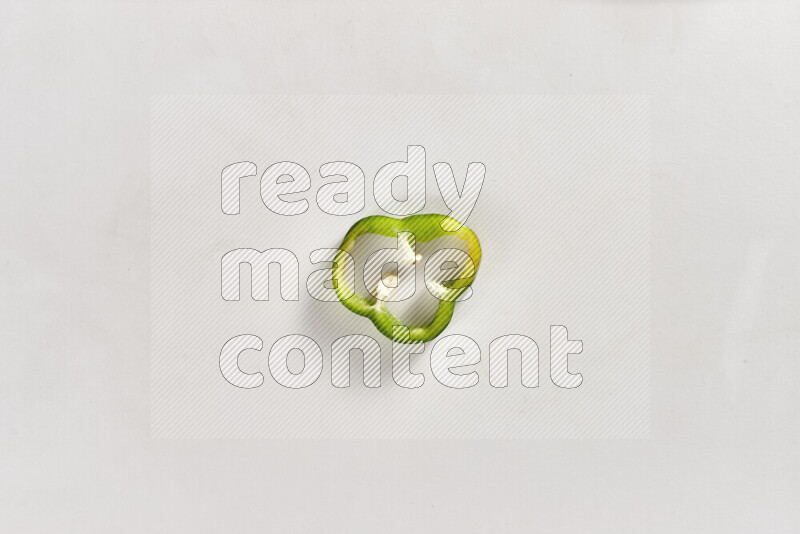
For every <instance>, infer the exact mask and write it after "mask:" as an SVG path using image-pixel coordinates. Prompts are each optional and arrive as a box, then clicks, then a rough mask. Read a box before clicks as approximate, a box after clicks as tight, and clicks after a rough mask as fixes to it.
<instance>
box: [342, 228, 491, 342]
mask: <svg viewBox="0 0 800 534" xmlns="http://www.w3.org/2000/svg"><path fill="white" fill-rule="evenodd" d="M453 223H456V224H453ZM455 226H460V228H459V229H458V230H456V231H453V232H448V231H445V230H443V227H444V228H453V227H455ZM399 232H411V233H412V234H414V237H415V240H416V241H418V242H426V241H433V240H434V239H437V238H439V237H445V236H455V237H457V238H460V239H463V240H464V241H465V242H466V245H467V250H466V252H467V254H468V255H469V256H470V258H471V259H472V262H473V265H474V269H471V268H464V269H463V270H462V271H461V273H460V274H459V276H457V277H456V279H454V280H453V281H451V282H449V283H448V284H446V287H447V288H448V289H451V290H452V291H451V292H449V293H448V294H447V297H446V298H445V299H440V300H439V306H438V309H437V311H436V315H435V316H434V318H433V320H432V321H431V322H430V323H429V324H427V325H424V326H414V327H408V334H405V332H403V334H404V335H399V334H398V333H395V329H394V326H407V325H403V323H402V322H401V321H400V320H399V319H397V317H395V316H394V315H393V314H392V313H391V312H390V311H389V310H388V309H387V307H386V306H385V305H384V303H383V301H381V300H377V301H374V302H371V301H370V300H368V299H367V298H365V297H363V296H361V295H357V294H356V293H355V288H352V287H349V286H348V284H347V277H346V276H345V261H344V258H342V257H341V255H342V254H343V252H347V253H350V251H351V250H352V249H353V247H354V245H355V242H356V239H357V238H358V237H359V236H361V235H364V234H378V235H383V236H387V237H397V234H398V233H399ZM339 250H340V252H339V253H338V254H337V256H336V258H335V259H334V265H333V276H332V281H333V285H334V287H335V289H336V295H337V296H338V297H339V301H340V302H341V303H342V304H344V305H345V307H346V308H347V309H348V310H350V311H352V312H353V313H356V314H358V315H362V316H364V317H367V318H368V319H370V320H371V321H372V323H373V324H374V325H375V327H376V328H377V329H378V331H379V332H380V333H381V334H383V335H384V336H386V337H387V338H389V339H392V340H394V341H397V342H399V343H418V342H420V341H430V340H432V339H434V338H435V337H436V336H438V335H439V334H440V333H441V332H442V331H443V330H444V329H445V328H446V327H447V325H448V324H449V323H450V320H451V319H452V317H453V310H454V308H455V304H456V302H455V301H456V299H457V298H458V296H460V295H461V293H463V292H464V291H465V290H466V289H467V288H468V287H469V286H470V285H471V284H472V282H473V280H474V279H475V275H476V274H477V272H478V266H479V265H480V262H481V246H480V243H479V242H478V237H477V236H476V235H475V233H474V232H473V231H472V230H470V229H469V228H467V227H466V226H461V225H458V224H457V221H455V219H453V218H451V217H449V216H447V215H441V214H435V213H432V214H425V215H412V216H410V217H404V218H402V219H396V218H393V217H385V216H382V215H375V216H371V217H365V218H363V219H361V220H360V221H358V222H356V223H355V224H354V225H353V226H352V227H351V228H350V230H348V232H347V234H346V235H345V237H344V240H343V241H342V244H341V245H339ZM468 271H471V272H468ZM362 275H363V273H362ZM465 275H466V276H465ZM422 290H423V291H427V288H423V289H422ZM397 330H398V331H400V330H402V331H404V330H405V329H397Z"/></svg>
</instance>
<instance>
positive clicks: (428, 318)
mask: <svg viewBox="0 0 800 534" xmlns="http://www.w3.org/2000/svg"><path fill="white" fill-rule="evenodd" d="M444 248H458V249H460V250H463V251H465V252H466V251H467V250H468V248H467V243H466V241H464V240H463V239H460V238H458V237H455V236H443V237H439V238H437V239H434V240H432V241H427V242H420V241H418V240H415V242H414V243H413V245H412V244H411V243H410V242H409V241H408V240H406V239H401V240H400V241H399V243H398V238H397V237H390V236H384V235H380V234H373V233H367V234H362V235H360V236H358V237H357V238H356V241H355V243H354V244H353V248H352V249H351V250H350V251H349V252H350V255H351V256H352V257H353V260H354V261H355V265H356V273H355V274H356V277H355V278H356V287H355V288H354V289H355V294H356V295H358V296H360V297H362V298H364V299H365V300H366V301H367V302H368V303H369V304H370V305H372V306H382V307H385V309H387V310H388V311H389V312H390V313H391V314H392V315H394V316H395V317H396V318H397V319H398V320H399V321H401V322H402V323H403V324H404V325H406V326H408V327H410V328H413V327H420V326H426V325H428V324H430V323H431V322H432V321H433V320H434V318H435V317H436V313H437V311H438V308H439V302H440V301H439V299H437V298H436V297H435V296H434V295H432V294H431V293H430V291H428V289H427V287H426V286H425V261H426V260H427V259H428V258H429V257H430V256H431V255H432V254H434V253H435V252H436V251H438V250H441V249H444ZM383 249H394V250H396V251H397V252H398V253H396V254H393V255H392V258H391V260H392V261H390V262H387V263H385V264H384V265H383V267H382V269H381V272H380V274H379V275H378V276H375V277H374V278H373V279H372V280H368V281H367V283H369V284H370V287H369V289H368V288H367V284H366V283H365V276H364V270H365V266H366V263H367V260H368V259H369V257H370V255H371V254H373V253H374V252H376V251H379V250H383ZM395 260H396V261H395ZM451 263H452V262H451ZM445 267H447V266H445ZM431 268H434V266H431ZM411 285H413V294H410V293H409V291H410V287H409V286H411ZM406 294H409V296H408V297H406V298H403V296H404V295H406ZM398 298H402V300H397V299H398Z"/></svg>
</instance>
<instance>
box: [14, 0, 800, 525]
mask: <svg viewBox="0 0 800 534" xmlns="http://www.w3.org/2000/svg"><path fill="white" fill-rule="evenodd" d="M2 13H3V15H2V22H0V25H1V26H2V28H1V29H0V38H2V42H3V46H2V48H0V74H1V75H2V76H1V77H0V94H1V95H2V98H0V125H1V126H2V128H0V141H1V142H0V147H1V148H0V150H1V151H2V158H0V170H2V176H3V178H2V180H3V182H2V183H3V191H4V199H5V203H4V210H3V223H2V226H0V237H1V238H2V257H1V261H0V269H1V270H2V271H1V272H2V277H1V278H0V288H2V295H3V299H2V307H0V320H1V321H2V323H1V324H2V325H3V326H2V342H3V356H4V358H3V371H2V373H0V416H1V417H2V425H0V469H1V472H2V479H3V484H2V486H1V487H0V531H3V532H64V531H66V532H70V531H72V532H220V531H231V530H238V531H244V532H262V531H275V532H294V531H314V532H320V531H322V532H324V531H331V532H374V531H376V530H383V531H394V532H408V531H430V532H442V531H461V532H487V531H496V530H501V531H512V532H530V531H541V532H614V533H617V532H642V531H648V532H665V533H673V532H703V533H709V532H720V533H732V532H796V531H797V530H799V529H800V512H798V507H797V506H796V504H797V502H798V500H799V498H800V495H798V493H799V492H800V490H798V488H799V487H800V484H798V478H799V477H800V469H799V467H800V462H799V461H798V453H797V443H798V438H800V436H799V435H798V422H797V421H798V415H797V406H798V405H800V394H798V391H799V390H798V388H797V386H796V384H795V381H796V377H797V375H798V371H800V369H798V367H800V363H798V362H799V360H798V358H797V357H796V355H797V346H798V342H800V332H799V331H798V318H797V316H798V313H797V303H798V302H800V298H799V297H800V295H798V278H797V274H796V271H797V265H798V248H797V242H798V237H799V236H798V228H799V227H800V225H799V224H798V222H799V221H798V215H797V207H796V203H797V198H798V187H797V185H796V184H797V179H798V172H799V170H800V166H799V165H798V158H800V155H799V151H798V150H797V147H798V133H799V129H800V127H799V126H798V124H800V101H799V100H798V94H800V87H799V86H798V85H799V84H798V82H799V81H800V62H798V60H797V58H798V56H799V55H800V32H799V31H797V30H798V26H800V8H799V7H798V4H797V2H756V1H750V2H726V1H722V0H718V1H707V2H685V1H675V2H663V3H654V2H633V1H618V2H552V3H549V2H548V3H544V2H538V3H518V4H507V5H499V4H498V3H489V2H467V1H465V2H458V3H432V2H424V3H419V4H415V3H403V4H399V3H393V4H386V5H381V6H372V5H369V6H368V5H367V4H365V3H342V2H340V3H337V4H335V5H333V4H322V3H313V2H291V3H289V2H287V3H282V4H278V3H274V4H272V5H271V6H264V5H263V4H259V3H247V4H241V3H240V4H236V3H232V2H225V3H220V4H211V3H209V2H196V3H192V4H191V5H190V4H188V3H178V2H161V3H159V4H157V3H147V2H136V3H133V2H113V3H111V2H102V3H100V2H32V1H25V2H5V3H4V4H3V11H2ZM323 92H331V93H493V94H498V93H533V94H536V93H552V94H567V93H569V94H623V93H625V94H650V95H652V99H651V103H652V107H651V112H652V114H651V125H652V132H653V138H652V160H651V161H652V165H651V169H652V182H651V191H652V194H653V203H652V208H653V212H652V215H653V221H652V236H651V244H652V266H651V276H652V303H653V308H652V363H651V385H652V425H651V436H652V437H651V439H650V440H637V441H630V442H624V441H589V440H583V441H412V442H393V441H374V442H373V441H367V442H359V441H263V440H257V441H154V440H151V439H150V437H149V436H150V410H149V370H150V362H149V357H148V332H149V320H148V316H147V309H148V298H147V290H148V289H147V288H148V285H149V281H148V272H147V266H148V257H147V256H148V250H149V246H148V178H149V161H148V160H149V127H150V119H149V105H150V95H151V94H165V93H198V94H209V93H211V94H213V93H249V94H255V93H296V94H306V93H311V94H316V93H323ZM479 205H480V201H479Z"/></svg>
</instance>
